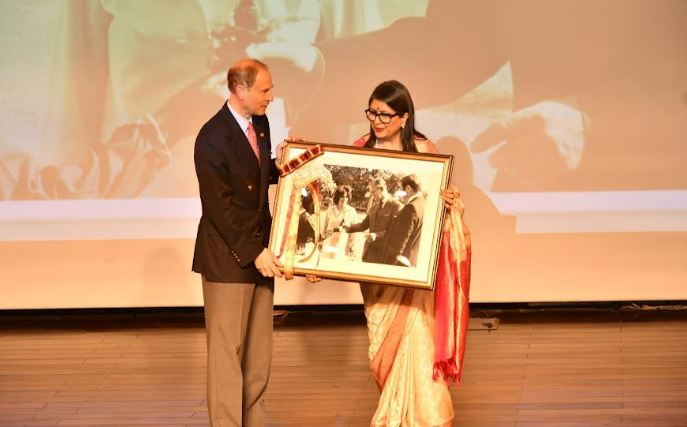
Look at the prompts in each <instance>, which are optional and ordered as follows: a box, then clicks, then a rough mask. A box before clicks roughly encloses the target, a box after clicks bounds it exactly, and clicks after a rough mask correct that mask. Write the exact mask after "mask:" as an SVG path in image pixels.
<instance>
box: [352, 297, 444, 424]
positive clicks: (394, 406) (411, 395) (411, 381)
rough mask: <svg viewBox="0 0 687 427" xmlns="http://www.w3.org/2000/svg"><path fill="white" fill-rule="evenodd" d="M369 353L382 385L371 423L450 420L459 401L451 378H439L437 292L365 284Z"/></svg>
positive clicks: (374, 373)
mask: <svg viewBox="0 0 687 427" xmlns="http://www.w3.org/2000/svg"><path fill="white" fill-rule="evenodd" d="M361 291H362V293H363V299H364V302H365V316H366V317H367V328H368V335H369V338H370V347H369V358H370V366H371V368H372V372H373V375H374V376H375V380H376V381H377V386H378V387H379V389H380V392H381V395H380V397H379V404H378V405H377V410H376V411H375V414H374V417H373V418H372V421H371V423H370V425H371V426H375V427H377V426H380V427H381V426H385V427H386V426H389V427H391V426H393V427H397V426H404V427H405V426H408V427H411V426H412V427H425V426H426V427H434V426H449V425H452V420H453V404H452V403H451V395H450V394H449V388H448V384H447V382H446V380H445V379H444V378H442V377H440V378H437V379H436V380H434V379H433V367H434V356H435V355H434V317H433V314H434V294H433V293H432V292H430V291H425V290H418V289H406V288H401V287H395V286H386V285H363V284H361Z"/></svg>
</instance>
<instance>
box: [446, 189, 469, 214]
mask: <svg viewBox="0 0 687 427" xmlns="http://www.w3.org/2000/svg"><path fill="white" fill-rule="evenodd" d="M441 198H442V199H444V205H445V206H446V209H453V208H454V207H455V208H456V209H458V212H459V213H460V216H463V213H464V212H465V205H463V199H462V198H461V197H460V191H458V187H456V185H455V184H453V183H451V185H449V186H448V188H447V189H446V190H444V191H442V192H441Z"/></svg>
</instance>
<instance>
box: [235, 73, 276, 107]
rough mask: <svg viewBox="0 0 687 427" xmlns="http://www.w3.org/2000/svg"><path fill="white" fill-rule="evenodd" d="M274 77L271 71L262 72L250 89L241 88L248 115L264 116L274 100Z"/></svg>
mask: <svg viewBox="0 0 687 427" xmlns="http://www.w3.org/2000/svg"><path fill="white" fill-rule="evenodd" d="M273 87H274V85H273V84H272V76H271V75H270V73H269V71H266V70H260V71H259V72H258V75H257V76H256V77H255V82H254V83H253V86H251V87H250V88H246V87H245V86H239V88H237V89H238V90H239V91H240V97H239V98H240V100H241V104H242V107H243V110H244V112H245V113H246V114H251V115H256V116H262V115H264V114H265V110H266V109H267V106H268V105H269V103H270V102H272V100H273V99H274V95H272V88H273Z"/></svg>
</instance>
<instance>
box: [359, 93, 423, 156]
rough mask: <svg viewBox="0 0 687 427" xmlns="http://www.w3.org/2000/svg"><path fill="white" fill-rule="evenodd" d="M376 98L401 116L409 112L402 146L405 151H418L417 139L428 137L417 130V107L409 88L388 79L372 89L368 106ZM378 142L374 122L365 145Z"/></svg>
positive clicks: (403, 129) (372, 144)
mask: <svg viewBox="0 0 687 427" xmlns="http://www.w3.org/2000/svg"><path fill="white" fill-rule="evenodd" d="M374 99H376V100H377V101H381V102H383V103H385V104H386V105H388V106H389V107H391V108H392V109H393V110H394V111H395V112H396V114H398V115H399V116H403V115H404V114H405V113H408V119H407V120H406V124H405V127H404V128H402V129H401V147H402V149H403V151H409V152H412V153H417V146H416V145H415V139H427V137H426V136H424V135H423V134H421V133H420V132H418V131H417V130H415V107H414V106H413V99H412V98H411V97H410V92H408V88H406V87H405V86H404V85H403V83H401V82H399V81H396V80H388V81H386V82H383V83H380V84H379V85H378V86H377V87H376V88H375V89H374V90H373V91H372V95H370V99H369V100H368V101H367V106H368V107H369V106H370V104H372V100H374ZM376 143H377V137H376V136H375V133H374V129H373V128H372V123H370V137H369V138H368V140H367V142H366V143H365V147H368V148H372V147H374V146H375V144H376Z"/></svg>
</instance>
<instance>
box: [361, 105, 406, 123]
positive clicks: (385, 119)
mask: <svg viewBox="0 0 687 427" xmlns="http://www.w3.org/2000/svg"><path fill="white" fill-rule="evenodd" d="M365 115H366V116H367V120H369V121H371V122H374V121H375V119H376V118H377V117H379V121H380V122H382V123H383V124H385V125H388V124H389V123H391V119H392V118H394V117H395V116H398V114H391V113H382V112H381V111H374V110H370V109H369V108H368V109H367V110H365Z"/></svg>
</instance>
